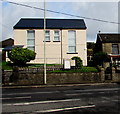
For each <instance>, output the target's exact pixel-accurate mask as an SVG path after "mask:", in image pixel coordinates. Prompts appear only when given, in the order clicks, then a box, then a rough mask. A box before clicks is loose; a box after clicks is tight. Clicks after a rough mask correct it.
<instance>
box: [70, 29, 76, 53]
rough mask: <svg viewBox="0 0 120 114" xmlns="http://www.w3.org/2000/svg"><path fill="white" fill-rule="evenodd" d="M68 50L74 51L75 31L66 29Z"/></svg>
mask: <svg viewBox="0 0 120 114" xmlns="http://www.w3.org/2000/svg"><path fill="white" fill-rule="evenodd" d="M68 51H69V52H70V53H75V52H76V32H75V31H68Z"/></svg>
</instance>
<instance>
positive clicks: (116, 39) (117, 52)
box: [95, 33, 120, 64]
mask: <svg viewBox="0 0 120 114" xmlns="http://www.w3.org/2000/svg"><path fill="white" fill-rule="evenodd" d="M95 49H96V52H100V51H102V52H106V53H107V54H108V55H109V56H110V58H111V61H112V62H113V63H115V64H120V34H102V33H99V34H98V35H97V41H96V48H95Z"/></svg>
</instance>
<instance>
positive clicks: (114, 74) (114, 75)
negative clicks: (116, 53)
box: [112, 67, 118, 82]
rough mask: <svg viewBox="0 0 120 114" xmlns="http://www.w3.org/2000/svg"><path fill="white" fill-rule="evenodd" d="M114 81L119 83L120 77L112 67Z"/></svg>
mask: <svg viewBox="0 0 120 114" xmlns="http://www.w3.org/2000/svg"><path fill="white" fill-rule="evenodd" d="M112 81H113V82H117V81H118V77H117V76H116V73H115V68H114V67H112Z"/></svg>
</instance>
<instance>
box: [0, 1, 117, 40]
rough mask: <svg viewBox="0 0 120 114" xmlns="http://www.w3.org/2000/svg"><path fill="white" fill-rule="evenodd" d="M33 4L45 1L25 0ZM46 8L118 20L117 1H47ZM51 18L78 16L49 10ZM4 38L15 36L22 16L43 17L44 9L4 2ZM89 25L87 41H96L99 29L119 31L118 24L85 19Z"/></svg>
mask: <svg viewBox="0 0 120 114" xmlns="http://www.w3.org/2000/svg"><path fill="white" fill-rule="evenodd" d="M23 4H28V5H31V6H36V7H40V8H43V2H34V3H33V2H27V3H26V2H23ZM46 8H47V9H50V10H54V11H59V12H64V13H69V14H74V15H78V16H85V17H90V18H97V19H102V20H106V21H114V22H118V3H117V2H49V3H48V2H47V4H46ZM46 14H47V17H50V18H76V17H71V16H66V15H62V14H55V13H50V12H47V13H46ZM1 16H2V22H1V23H2V39H1V40H4V39H8V38H10V37H12V38H13V26H14V25H15V24H16V23H17V22H18V20H19V19H20V18H22V17H37V18H38V17H40V18H42V17H43V11H41V10H36V9H31V8H26V7H23V6H18V5H13V4H10V3H6V2H4V3H2V15H1ZM85 23H86V25H87V41H95V40H96V34H97V33H98V31H101V32H103V33H117V32H118V25H117V24H111V23H103V22H97V21H92V20H87V19H85Z"/></svg>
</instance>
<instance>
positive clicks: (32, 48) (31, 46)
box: [27, 30, 35, 51]
mask: <svg viewBox="0 0 120 114" xmlns="http://www.w3.org/2000/svg"><path fill="white" fill-rule="evenodd" d="M29 32H32V33H33V38H29V36H28V34H29ZM28 41H33V43H34V44H33V45H30V44H28ZM27 48H28V49H30V50H33V51H35V30H27Z"/></svg>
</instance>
